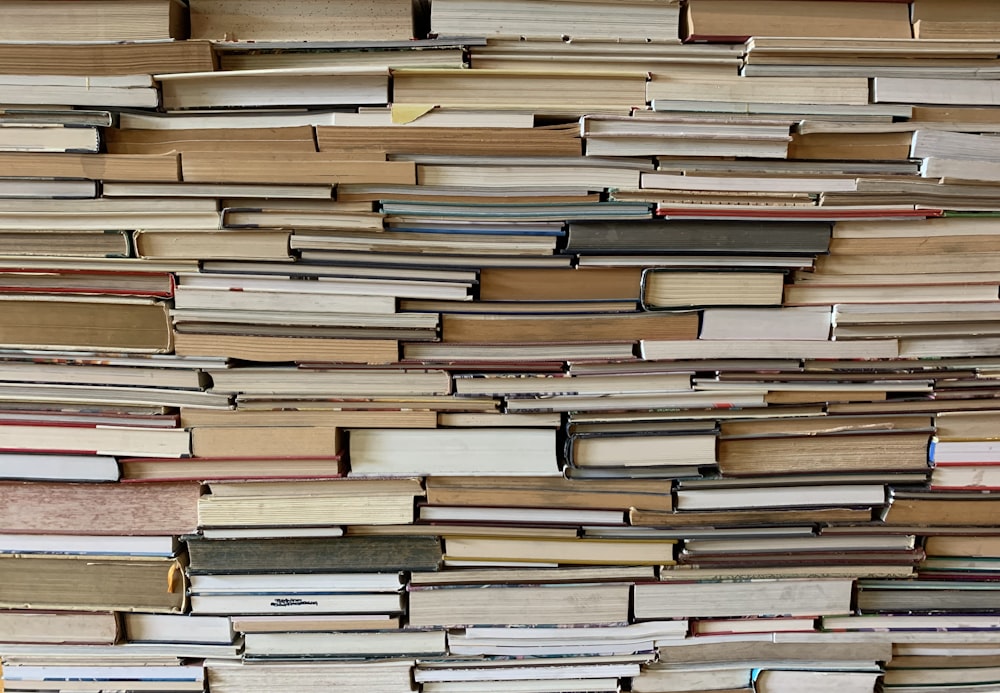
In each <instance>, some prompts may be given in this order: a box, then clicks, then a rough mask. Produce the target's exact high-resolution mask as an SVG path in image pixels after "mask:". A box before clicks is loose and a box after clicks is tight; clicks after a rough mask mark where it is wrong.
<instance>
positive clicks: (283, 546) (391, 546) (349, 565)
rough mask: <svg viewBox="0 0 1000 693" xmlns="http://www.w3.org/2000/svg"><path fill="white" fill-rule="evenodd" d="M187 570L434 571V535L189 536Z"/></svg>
mask: <svg viewBox="0 0 1000 693" xmlns="http://www.w3.org/2000/svg"><path fill="white" fill-rule="evenodd" d="M188 553H189V554H190V567H189V569H188V570H189V572H190V573H191V574H192V575H205V574H211V573H336V572H339V573H376V572H388V571H399V570H437V569H438V568H439V566H440V561H441V541H440V539H438V537H435V536H409V535H406V536H356V537H296V538H276V539H195V538H192V539H190V540H188Z"/></svg>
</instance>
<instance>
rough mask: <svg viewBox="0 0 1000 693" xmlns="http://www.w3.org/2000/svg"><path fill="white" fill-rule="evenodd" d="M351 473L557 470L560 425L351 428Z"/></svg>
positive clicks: (525, 472)
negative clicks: (555, 429)
mask: <svg viewBox="0 0 1000 693" xmlns="http://www.w3.org/2000/svg"><path fill="white" fill-rule="evenodd" d="M350 451H351V476H381V475H391V476H424V475H431V474H439V475H469V474H472V475H489V474H499V475H505V476H557V475H558V474H559V465H558V461H557V459H556V439H555V431H552V430H548V429H537V428H508V429H490V428H465V429H433V430H408V429H363V430H354V431H352V432H351V440H350Z"/></svg>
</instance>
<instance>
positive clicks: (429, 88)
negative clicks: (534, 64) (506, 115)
mask: <svg viewBox="0 0 1000 693" xmlns="http://www.w3.org/2000/svg"><path fill="white" fill-rule="evenodd" d="M645 87H646V74H645V73H644V72H640V71H638V70H636V71H631V72H570V71H566V72H552V71H531V70H490V69H481V70H412V69H403V70H395V71H393V88H392V94H393V111H394V112H396V111H397V110H399V109H400V108H401V107H403V106H406V105H417V104H437V105H439V106H447V107H454V108H480V109H483V110H492V109H498V108H499V109H503V110H509V109H520V108H523V109H529V110H532V109H533V110H535V111H538V112H542V113H557V114H570V115H584V114H586V113H590V112H598V113H600V112H609V111H610V112H612V113H620V114H622V115H625V114H626V113H627V112H628V111H629V109H630V108H632V107H633V106H635V105H636V104H642V103H645V102H646V94H645ZM425 110H426V109H425Z"/></svg>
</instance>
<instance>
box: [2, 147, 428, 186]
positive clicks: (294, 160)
mask: <svg viewBox="0 0 1000 693" xmlns="http://www.w3.org/2000/svg"><path fill="white" fill-rule="evenodd" d="M120 156H124V155H120ZM369 158H370V157H369ZM0 163H3V159H2V158H0ZM181 168H182V171H183V174H184V181H185V182H188V183H298V184H302V185H307V184H315V183H322V184H336V183H386V184H394V185H415V184H416V182H417V170H416V164H414V163H413V162H412V161H378V160H375V161H372V160H358V159H354V160H352V159H350V158H348V157H345V156H344V155H343V154H336V153H335V154H326V153H322V152H316V153H313V154H309V153H307V152H294V153H281V152H273V153H260V152H228V151H226V152H197V151H196V152H188V153H186V154H183V155H182V156H181ZM140 175H141V174H140ZM138 179H139V180H141V177H140V178H138ZM175 180H176V179H175Z"/></svg>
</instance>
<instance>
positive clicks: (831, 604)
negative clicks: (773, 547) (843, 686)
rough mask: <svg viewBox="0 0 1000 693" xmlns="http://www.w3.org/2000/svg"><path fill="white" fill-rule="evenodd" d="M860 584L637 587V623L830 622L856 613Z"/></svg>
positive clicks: (766, 582)
mask: <svg viewBox="0 0 1000 693" xmlns="http://www.w3.org/2000/svg"><path fill="white" fill-rule="evenodd" d="M853 585H854V581H853V580H850V579H828V580H753V581H746V582H692V583H660V584H637V585H636V586H635V597H634V598H635V603H634V605H633V609H634V610H635V618H636V619H638V620H648V619H660V618H715V617H734V616H825V615H839V614H847V613H850V610H851V609H850V606H851V594H852V591H853V589H852V588H853Z"/></svg>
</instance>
